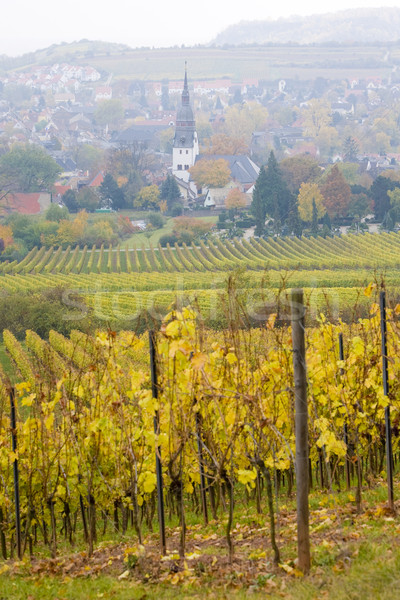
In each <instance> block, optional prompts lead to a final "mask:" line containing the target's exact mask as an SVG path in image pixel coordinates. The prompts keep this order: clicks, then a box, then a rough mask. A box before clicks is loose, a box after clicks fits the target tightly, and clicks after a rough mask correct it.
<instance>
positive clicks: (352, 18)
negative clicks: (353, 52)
mask: <svg viewBox="0 0 400 600" xmlns="http://www.w3.org/2000/svg"><path fill="white" fill-rule="evenodd" d="M399 32H400V8H360V9H351V10H343V11H338V12H335V13H328V14H323V15H311V16H307V17H300V16H292V17H289V18H285V19H283V18H282V19H278V20H274V21H273V20H270V21H242V22H240V23H237V24H236V25H231V26H230V27H227V28H226V29H225V30H223V31H222V32H221V33H220V34H218V35H217V37H216V38H215V39H214V40H212V42H211V44H215V45H217V46H222V45H224V44H232V45H236V46H237V45H241V44H267V43H273V44H287V43H289V42H292V43H297V44H321V43H330V42H337V43H348V42H357V43H373V42H393V41H396V40H398V39H399V37H400V34H399Z"/></svg>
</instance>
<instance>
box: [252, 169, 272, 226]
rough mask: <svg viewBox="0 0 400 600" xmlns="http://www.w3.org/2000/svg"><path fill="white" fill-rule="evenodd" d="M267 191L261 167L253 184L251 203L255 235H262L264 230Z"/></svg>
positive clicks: (265, 178)
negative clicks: (254, 221)
mask: <svg viewBox="0 0 400 600" xmlns="http://www.w3.org/2000/svg"><path fill="white" fill-rule="evenodd" d="M267 193H268V190H267V173H266V170H265V167H261V169H260V172H259V174H258V177H257V180H256V183H255V184H254V190H253V199H252V202H251V212H252V213H253V215H254V218H255V220H256V228H255V231H254V233H255V235H257V236H260V235H262V233H263V231H264V228H265V219H266V218H267V208H266V203H265V198H266V195H267Z"/></svg>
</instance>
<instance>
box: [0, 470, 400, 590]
mask: <svg viewBox="0 0 400 600" xmlns="http://www.w3.org/2000/svg"><path fill="white" fill-rule="evenodd" d="M399 495H400V486H399V483H398V482H397V483H396V484H395V497H399ZM386 496H387V492H386V487H385V485H384V484H383V482H379V483H377V484H376V486H375V487H372V488H371V489H364V490H363V512H362V514H360V515H358V514H356V512H355V508H354V502H353V500H352V499H351V498H352V497H351V494H350V493H349V492H346V491H343V492H332V493H327V492H313V494H312V496H311V497H310V509H311V513H310V524H311V548H312V568H311V572H310V574H309V575H307V576H306V577H301V576H300V573H299V572H298V571H297V570H296V568H295V556H296V535H295V508H294V505H295V502H294V499H293V498H285V497H282V498H281V507H280V510H281V520H280V529H279V537H278V539H279V545H280V548H281V553H282V557H281V560H282V565H280V566H279V567H274V566H273V565H272V562H271V552H270V548H269V544H268V535H267V532H266V531H265V530H266V529H268V527H265V526H267V525H268V523H267V517H266V507H265V505H264V503H265V500H264V501H263V505H264V506H263V514H262V515H260V514H256V512H255V507H254V505H253V503H251V504H250V505H246V504H245V503H243V502H242V501H241V500H243V499H239V501H238V503H237V505H236V507H235V518H234V530H233V536H234V544H235V557H234V562H233V564H232V565H231V566H230V565H229V564H228V563H227V560H226V554H227V550H226V546H225V543H224V527H225V520H226V519H225V518H224V516H223V515H221V517H222V518H220V519H219V521H218V522H215V521H211V522H210V524H209V525H208V526H206V527H205V526H203V525H202V523H201V517H200V516H199V515H196V514H195V513H192V512H189V511H188V513H187V517H188V526H189V527H188V532H187V538H188V546H189V545H191V546H192V547H191V549H190V550H191V551H192V548H193V543H194V544H196V546H195V548H196V550H195V552H197V553H198V554H199V555H200V559H196V561H193V562H191V561H190V554H187V556H188V557H189V558H187V559H186V562H185V563H183V564H182V563H181V562H179V560H178V561H177V560H172V559H171V560H170V561H169V562H165V561H164V562H163V561H161V563H160V555H159V550H158V540H157V536H156V535H154V534H149V533H148V532H147V533H146V532H145V537H146V539H145V542H144V544H145V548H146V560H147V563H143V565H141V566H140V565H136V566H133V567H132V568H130V569H129V568H128V569H127V564H126V562H125V563H124V562H122V561H121V560H119V559H120V558H121V556H120V555H121V554H122V555H123V553H124V548H125V551H126V548H127V546H133V545H134V543H135V540H134V539H133V535H132V533H129V534H128V535H127V536H126V538H125V541H124V542H123V543H122V544H121V543H120V542H121V539H123V538H120V540H119V542H118V543H117V541H116V543H115V544H114V546H111V545H110V544H108V545H107V544H105V545H104V544H103V545H102V548H101V549H99V550H98V552H100V553H101V552H103V554H99V555H98V557H97V559H96V556H95V555H94V557H93V559H87V558H82V557H84V556H85V553H84V552H82V547H81V546H78V547H76V548H75V550H74V555H73V556H72V555H69V554H68V552H67V549H66V548H64V549H63V550H62V551H61V552H60V555H59V558H57V559H55V560H51V559H49V558H47V559H46V558H45V555H44V554H42V556H41V559H40V560H38V559H33V560H32V563H31V562H30V560H29V558H28V557H26V558H25V559H24V561H23V562H21V563H13V562H12V561H8V562H2V563H0V590H1V592H0V598H1V599H2V600H55V599H58V600H94V599H98V598H105V599H113V598H115V599H116V600H158V599H159V598H165V599H166V600H168V599H171V600H172V599H175V600H179V599H180V598H193V599H196V600H197V599H198V600H200V599H203V598H207V599H208V598H210V599H215V600H217V599H228V598H229V600H231V599H232V600H244V599H245V598H248V597H251V598H254V600H259V599H261V598H266V597H268V598H270V599H271V600H277V599H278V598H287V599H290V600H314V599H315V600H317V599H318V600H319V599H325V598H327V599H332V600H359V599H363V600H368V599H374V600H383V599H388V600H389V599H390V600H392V599H393V600H396V599H399V600H400V585H399V584H400V543H399V539H398V536H399V533H400V518H399V517H398V516H397V515H390V514H389V513H388V512H387V510H386V509H385V499H386ZM285 500H286V504H285V505H284V504H283V501H285ZM398 504H399V503H398ZM398 508H399V507H398ZM335 515H336V517H335ZM327 516H329V521H328V522H327V526H326V527H325V528H324V529H323V530H321V529H320V528H318V525H319V524H320V523H321V522H324V519H326V518H327ZM263 531H264V532H265V533H262V534H261V533H260V532H263ZM260 535H261V538H260ZM220 536H222V537H220ZM252 536H253V537H252ZM178 539H179V527H178V526H177V520H176V518H175V517H174V518H173V519H172V521H171V522H169V521H168V528H167V548H168V550H169V552H170V553H171V552H175V550H173V548H176V546H177V543H178ZM262 540H264V542H263V541H262ZM216 542H221V543H216ZM263 548H264V555H263V556H264V557H265V550H266V557H265V558H263V557H262V556H260V557H259V558H258V557H256V558H254V559H251V558H250V556H251V552H254V550H256V552H257V551H258V552H260V551H261V550H263ZM70 552H71V551H70ZM107 552H109V553H108V554H107ZM113 552H114V554H113ZM116 552H117V553H119V555H118V556H116ZM95 554H96V553H95ZM90 560H92V561H93V563H95V564H97V565H100V566H99V567H98V569H97V571H96V570H95V569H94V564H93V563H91V562H90ZM113 560H114V561H116V562H115V566H114V564H113ZM69 561H71V563H69ZM73 561H75V562H76V564H79V571H78V570H76V569H75V570H74V569H70V567H68V565H69V564H70V566H71V565H72V566H73ZM102 563H104V564H102ZM155 563H158V564H161V565H162V568H161V571H159V572H158V577H155V576H154V574H155V573H156V571H154V570H153V571H152V569H153V567H154V565H155ZM215 563H216V564H217V567H216V568H215V569H212V568H211V566H212V565H214V564H215ZM109 564H113V566H112V567H110V568H108V567H107V565H109ZM60 565H64V567H65V566H66V565H67V568H66V569H64V572H63V573H62V572H61V571H62V568H64V567H61V568H60ZM246 565H247V567H246ZM104 567H105V572H102V571H103V570H104ZM143 567H144V569H143ZM68 569H70V570H68ZM110 569H111V571H110ZM147 569H148V571H146V570H147Z"/></svg>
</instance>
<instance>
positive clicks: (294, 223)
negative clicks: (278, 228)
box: [287, 196, 303, 237]
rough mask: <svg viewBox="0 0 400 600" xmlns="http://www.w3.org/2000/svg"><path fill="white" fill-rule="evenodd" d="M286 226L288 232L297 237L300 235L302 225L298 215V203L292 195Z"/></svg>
mask: <svg viewBox="0 0 400 600" xmlns="http://www.w3.org/2000/svg"><path fill="white" fill-rule="evenodd" d="M287 226H288V230H289V233H290V234H293V235H295V236H297V237H301V234H302V232H303V227H302V224H301V219H300V215H299V205H298V202H297V200H296V198H295V197H294V196H291V197H290V203H289V217H288V220H287Z"/></svg>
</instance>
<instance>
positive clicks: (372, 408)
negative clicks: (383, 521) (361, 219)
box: [0, 289, 400, 583]
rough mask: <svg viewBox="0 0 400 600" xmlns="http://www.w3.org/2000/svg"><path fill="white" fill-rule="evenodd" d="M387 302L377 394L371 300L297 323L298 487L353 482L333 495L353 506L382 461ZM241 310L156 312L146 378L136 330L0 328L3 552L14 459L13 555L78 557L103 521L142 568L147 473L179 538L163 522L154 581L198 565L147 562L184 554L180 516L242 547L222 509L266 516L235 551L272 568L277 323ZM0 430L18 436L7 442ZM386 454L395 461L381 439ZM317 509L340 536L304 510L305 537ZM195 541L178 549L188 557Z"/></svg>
mask: <svg viewBox="0 0 400 600" xmlns="http://www.w3.org/2000/svg"><path fill="white" fill-rule="evenodd" d="M370 293H371V290H370V289H369V290H367V297H369V295H370ZM399 312H400V309H399V307H398V306H396V307H394V308H393V309H392V310H389V311H388V320H387V344H388V350H387V354H388V357H389V362H390V369H389V389H390V394H389V395H387V394H385V392H384V389H383V386H382V379H383V373H382V362H381V321H380V313H379V307H378V306H377V305H375V304H371V315H370V317H369V318H367V319H364V320H361V321H360V322H359V323H357V324H352V325H344V324H343V323H340V324H338V325H334V324H332V323H328V322H327V321H325V320H324V319H322V320H321V322H320V325H319V326H318V327H316V328H312V329H307V330H306V368H307V386H308V405H309V407H308V411H309V422H308V439H309V470H308V478H309V485H310V488H311V489H312V490H327V491H328V492H329V493H330V494H331V496H330V497H331V498H334V495H332V494H334V493H337V491H338V490H339V491H340V490H341V489H342V490H343V489H347V490H348V491H349V492H350V490H354V492H352V494H354V495H352V494H350V493H349V496H348V498H349V500H348V501H349V502H350V504H351V505H352V506H354V510H355V511H356V513H361V512H362V507H363V494H364V492H363V490H364V488H365V485H366V484H368V486H369V487H370V486H371V485H373V482H377V481H379V480H380V478H381V477H382V475H384V472H385V468H386V462H385V437H384V436H383V435H382V431H383V427H384V420H385V410H386V409H387V407H388V406H389V404H390V406H391V411H392V421H393V425H394V429H393V431H394V433H395V432H396V431H397V427H398V422H399V417H400V414H399V409H400V404H399V391H400V389H399V385H400V383H399V382H400V359H399V356H400V321H399V320H398V316H397V315H398V314H399ZM242 317H243V315H242V313H241V306H240V302H238V303H234V302H232V303H231V313H230V315H229V326H228V327H227V328H226V329H225V330H223V331H221V332H213V331H211V330H207V329H204V328H203V327H202V326H201V321H199V319H198V315H197V314H196V313H195V312H194V311H193V310H191V309H189V308H185V309H183V311H182V312H176V311H173V312H171V313H169V314H168V315H167V316H166V318H165V319H164V322H163V324H162V326H161V329H160V331H159V332H158V334H157V335H156V337H155V344H156V353H155V359H156V363H155V367H156V373H157V375H158V381H157V380H154V376H153V379H151V377H150V368H149V345H148V339H149V338H148V337H147V335H146V336H142V337H137V336H136V335H135V334H134V333H132V332H127V331H125V332H120V333H119V334H115V333H114V332H110V331H109V332H98V334H97V335H95V336H89V335H86V334H83V333H81V332H79V331H73V332H72V333H71V336H70V338H65V337H64V336H62V335H60V334H59V333H57V332H55V331H53V332H51V334H50V336H49V340H48V342H47V341H44V340H42V339H41V338H40V337H39V336H38V335H36V334H35V333H33V332H32V331H27V333H26V339H25V341H24V343H23V344H21V343H20V342H18V341H17V340H16V338H15V337H14V336H13V335H12V334H11V333H10V332H9V331H7V330H6V331H4V335H3V337H4V343H5V346H6V348H7V352H8V353H9V355H10V357H11V358H12V362H13V365H14V368H15V371H16V374H17V378H18V379H19V380H20V383H19V384H18V385H17V387H16V413H17V414H16V422H15V424H10V419H9V416H8V415H9V409H8V406H9V392H8V391H7V389H8V383H7V381H8V379H7V377H6V375H5V374H4V373H3V372H2V373H0V377H1V379H2V383H3V385H2V387H1V398H0V465H1V483H0V541H1V553H2V555H3V558H7V557H9V556H10V555H11V556H12V555H13V554H15V535H16V524H15V514H16V513H15V504H14V496H13V489H14V487H13V466H14V465H15V462H14V460H15V459H16V458H17V459H18V464H19V469H20V475H19V478H20V479H19V485H20V514H21V523H22V533H21V548H20V552H21V554H24V553H25V552H27V551H28V550H29V552H30V554H31V555H32V556H33V555H34V554H35V553H36V552H39V553H40V552H43V548H48V551H49V552H50V554H51V555H52V556H53V557H55V556H57V554H58V553H59V551H60V546H62V547H64V545H65V544H67V545H68V544H69V545H71V547H72V546H73V545H75V544H77V543H83V544H86V546H87V551H88V554H89V555H92V554H93V552H95V549H96V545H97V544H98V543H99V542H100V541H101V540H102V539H105V536H107V532H110V531H111V535H113V534H114V535H118V534H122V535H129V536H130V537H131V538H132V536H133V537H134V538H135V539H136V542H137V544H138V545H135V546H130V549H129V550H127V554H126V556H125V559H126V560H125V562H126V563H127V564H130V568H132V570H133V569H137V570H136V571H135V572H138V573H140V572H142V571H141V568H145V569H147V568H148V566H143V567H141V566H140V565H141V561H144V560H145V554H146V549H145V547H144V546H143V545H142V544H143V540H144V538H145V536H146V534H147V533H148V532H149V531H150V532H151V531H154V530H156V531H160V532H161V531H162V528H161V524H160V525H159V522H158V520H157V517H156V515H157V489H159V485H158V483H159V481H161V477H162V480H163V486H164V487H163V490H164V491H163V494H162V497H163V502H165V511H166V518H167V519H168V522H169V523H176V524H177V526H178V530H179V532H180V533H179V536H178V538H176V537H175V538H174V539H173V540H169V539H168V531H167V539H166V545H167V548H168V551H169V554H168V553H167V559H166V561H164V562H161V563H159V562H157V565H158V566H157V568H156V569H155V571H154V572H153V574H152V577H154V578H155V580H156V579H157V578H159V577H164V579H165V577H166V578H167V580H169V581H172V582H173V583H174V579H173V578H174V577H175V575H176V577H175V579H176V581H175V583H177V582H179V581H182V580H183V579H184V578H185V577H189V576H190V577H192V578H193V577H194V578H195V577H196V576H197V577H200V579H201V577H202V574H201V572H197V575H195V574H194V573H195V571H194V570H193V569H192V568H189V567H185V568H184V569H182V570H181V569H178V572H173V574H172V575H171V574H170V575H168V571H167V574H166V572H165V570H164V571H163V568H164V567H168V565H169V566H170V565H171V562H172V563H173V561H176V560H178V559H179V558H183V557H185V555H186V553H187V552H188V548H189V549H191V550H192V545H190V544H189V542H187V539H186V535H187V533H188V526H187V518H188V515H190V518H191V519H193V516H192V515H193V513H194V514H196V515H197V516H196V522H197V523H198V524H199V526H200V524H201V523H203V526H204V527H206V526H207V524H208V522H209V521H210V519H212V522H214V523H218V522H221V523H223V524H224V528H225V544H226V556H227V557H228V558H229V562H230V563H232V561H233V560H234V556H235V552H236V551H237V550H238V549H239V550H240V553H241V555H242V556H243V552H245V548H243V547H242V542H243V534H241V535H239V534H238V531H237V530H236V529H235V527H234V518H235V514H236V513H237V512H238V511H241V510H245V511H246V514H253V516H254V518H255V517H256V516H257V515H258V518H261V519H266V520H267V522H269V525H268V527H264V528H262V529H261V531H262V532H263V534H262V535H261V539H260V538H258V542H259V543H261V544H262V548H263V549H262V550H258V552H259V556H258V558H257V557H256V558H255V554H254V552H255V550H254V548H253V547H252V546H251V545H250V544H248V546H249V550H248V552H247V555H246V557H247V558H246V560H250V563H251V561H254V560H256V561H258V560H260V559H263V558H265V560H268V561H270V562H269V563H268V564H273V563H274V562H275V563H276V564H277V563H279V564H284V565H285V566H287V563H286V562H285V561H288V560H290V559H291V558H292V557H291V556H290V554H291V553H293V548H292V546H291V540H292V536H293V529H292V528H291V526H290V527H289V528H288V529H285V527H284V526H283V521H282V523H281V524H280V525H279V523H280V521H281V520H282V514H281V513H284V512H285V508H284V505H285V504H286V503H287V498H288V497H290V496H291V494H292V492H293V490H294V489H295V487H296V485H297V486H298V485H299V482H298V481H297V482H296V476H295V469H294V457H295V453H296V452H295V412H294V388H295V381H294V377H295V373H294V371H293V352H292V339H291V330H290V328H288V327H276V326H275V318H276V315H270V317H269V318H268V320H267V322H266V323H265V326H264V327H262V328H258V329H250V330H249V329H246V328H241V327H240V324H241V322H242ZM340 339H342V341H343V345H342V349H341V350H340V343H339V340H340ZM340 352H342V354H340ZM152 383H153V385H152ZM155 384H156V387H154V385H155ZM11 425H12V426H11ZM10 426H11V427H10ZM10 431H13V432H14V433H15V436H16V438H15V439H16V442H18V445H17V443H16V442H15V443H16V445H15V450H14V452H10V449H9V448H10V442H9V440H10ZM393 454H394V457H395V464H397V461H398V437H397V435H396V436H395V437H394V438H393ZM156 463H157V465H159V468H160V474H161V475H160V480H159V479H158V475H159V474H158V473H157V470H156ZM14 482H15V479H14ZM14 485H15V483H14ZM350 510H352V509H351V508H350ZM159 518H160V513H159ZM346 518H347V516H346ZM332 519H337V522H336V524H335V527H336V528H339V529H338V530H339V531H340V530H341V528H343V527H344V526H343V525H342V524H341V523H340V518H339V516H338V513H337V512H336V513H335V510H334V508H333V509H332V510H330V511H328V512H327V511H325V510H323V511H322V512H318V514H317V515H314V519H313V521H312V528H311V539H312V540H313V536H317V533H318V532H319V531H320V530H321V529H323V528H324V523H325V521H327V520H329V521H330V522H331V521H332ZM277 526H279V529H278V530H277V529H276V528H277ZM278 531H279V533H278ZM343 531H344V529H343ZM159 535H160V534H158V535H157V539H159V537H158V536H159ZM197 539H198V540H200V539H202V538H201V536H200V537H198V538H197ZM197 543H198V544H200V546H201V542H200V541H198V542H197ZM312 543H313V541H312ZM200 546H199V545H198V546H197V548H198V549H199V551H198V552H197V555H196V557H195V558H194V559H193V560H195V559H198V558H199V556H200V555H201V551H200ZM172 548H174V550H173V551H172V550H171V549H172ZM315 551H316V550H315ZM245 553H246V552H245ZM175 554H176V555H175ZM216 560H217V559H216ZM168 561H169V562H168ZM250 563H249V564H250ZM193 564H194V563H193ZM251 564H253V566H254V562H253V563H251ZM257 564H258V563H257ZM260 565H261V567H262V568H265V564H264V563H263V562H261V563H260ZM263 565H264V566H263ZM287 569H291V570H292V571H293V567H289V566H287ZM174 573H175V575H174ZM142 575H143V573H142ZM149 577H150V575H149ZM168 578H169V579H168Z"/></svg>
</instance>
